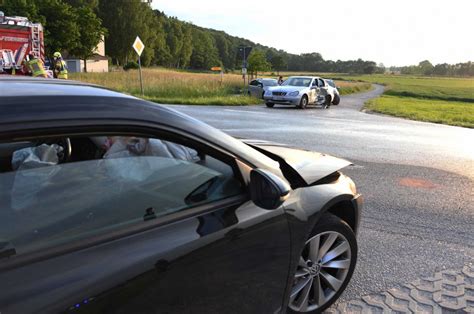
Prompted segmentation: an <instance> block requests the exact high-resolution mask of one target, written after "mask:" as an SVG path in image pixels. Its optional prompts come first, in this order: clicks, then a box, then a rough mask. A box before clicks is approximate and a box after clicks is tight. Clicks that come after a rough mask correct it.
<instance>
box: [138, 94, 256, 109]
mask: <svg viewBox="0 0 474 314" xmlns="http://www.w3.org/2000/svg"><path fill="white" fill-rule="evenodd" d="M137 97H140V95H137ZM144 98H145V99H146V100H149V101H153V102H156V103H159V104H178V105H202V106H207V105H210V106H248V105H258V104H261V103H263V100H261V99H258V98H254V97H248V96H239V95H229V96H209V97H203V96H199V97H190V98H188V97H160V96H156V97H155V96H145V97H144Z"/></svg>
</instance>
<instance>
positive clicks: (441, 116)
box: [365, 95, 474, 128]
mask: <svg viewBox="0 0 474 314" xmlns="http://www.w3.org/2000/svg"><path fill="white" fill-rule="evenodd" d="M365 108H366V109H368V110H370V111H373V112H378V113H383V114H388V115H392V116H396V117H402V118H407V119H412V120H418V121H426V122H434V123H442V124H448V125H454V126H462V127H468V128H474V104H472V103H466V102H459V101H443V100H432V99H418V98H411V97H398V96H390V95H383V96H381V97H380V98H376V99H372V100H369V101H368V102H367V103H366V107H365Z"/></svg>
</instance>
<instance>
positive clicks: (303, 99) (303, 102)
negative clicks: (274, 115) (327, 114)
mask: <svg viewBox="0 0 474 314" xmlns="http://www.w3.org/2000/svg"><path fill="white" fill-rule="evenodd" d="M306 106H308V96H306V95H303V97H301V100H300V105H299V108H300V109H305V108H306Z"/></svg>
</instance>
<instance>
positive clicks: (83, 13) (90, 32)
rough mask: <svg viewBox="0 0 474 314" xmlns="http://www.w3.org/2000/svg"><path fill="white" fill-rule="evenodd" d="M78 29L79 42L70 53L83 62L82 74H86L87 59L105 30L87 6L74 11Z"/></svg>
mask: <svg viewBox="0 0 474 314" xmlns="http://www.w3.org/2000/svg"><path fill="white" fill-rule="evenodd" d="M74 12H75V14H76V17H77V20H76V22H77V26H78V28H79V34H80V35H79V40H78V43H77V45H76V47H75V48H73V49H70V51H69V52H70V53H71V54H72V55H74V56H76V57H79V58H81V59H82V60H84V72H87V59H89V58H90V57H91V56H92V55H93V54H94V50H95V49H96V47H97V45H98V44H99V43H100V42H101V41H102V40H103V36H104V35H105V34H106V29H105V28H104V27H102V21H101V20H100V19H99V18H98V17H97V15H95V13H94V11H93V10H92V8H91V7H89V6H82V7H79V8H76V9H75V10H74Z"/></svg>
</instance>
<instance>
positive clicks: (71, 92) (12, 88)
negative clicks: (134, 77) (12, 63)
mask: <svg viewBox="0 0 474 314" xmlns="http://www.w3.org/2000/svg"><path fill="white" fill-rule="evenodd" d="M25 91H27V92H28V95H29V96H50V95H63V96H91V95H92V96H103V97H107V96H108V97H126V95H124V94H121V93H117V92H115V91H112V90H108V89H105V88H103V87H100V86H98V85H94V84H88V83H83V82H78V81H70V80H57V79H48V78H35V77H28V76H10V75H0V97H20V96H24V95H25ZM129 97H132V96H129Z"/></svg>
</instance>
